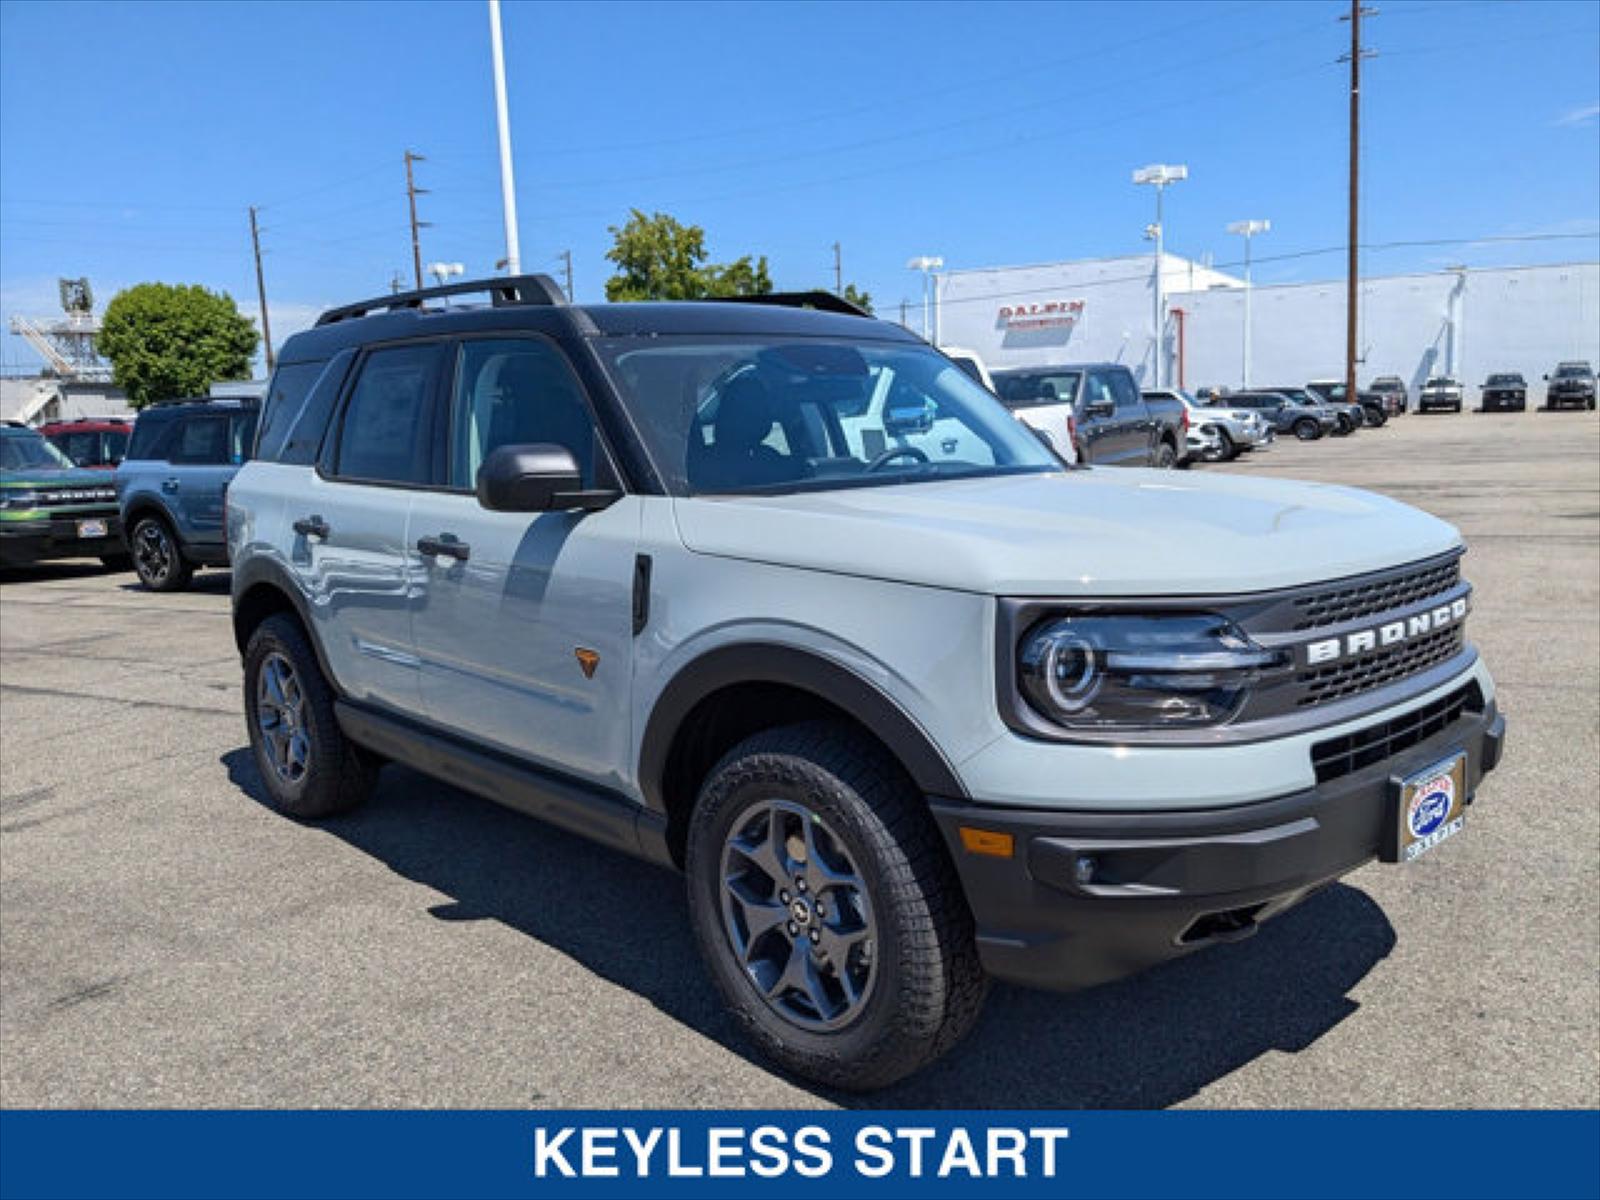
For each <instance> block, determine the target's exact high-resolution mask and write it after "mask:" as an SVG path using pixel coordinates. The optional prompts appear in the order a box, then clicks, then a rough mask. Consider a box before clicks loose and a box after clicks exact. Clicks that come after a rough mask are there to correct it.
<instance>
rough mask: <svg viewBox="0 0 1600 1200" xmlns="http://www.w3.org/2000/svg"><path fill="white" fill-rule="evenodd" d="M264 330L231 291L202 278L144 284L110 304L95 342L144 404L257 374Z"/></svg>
mask: <svg viewBox="0 0 1600 1200" xmlns="http://www.w3.org/2000/svg"><path fill="white" fill-rule="evenodd" d="M260 341H261V337H260V335H259V334H258V333H257V332H256V327H255V325H254V324H253V323H252V322H251V321H250V320H249V318H247V317H245V316H243V315H241V314H240V312H239V306H238V305H236V304H235V303H234V302H233V297H232V296H230V295H228V294H227V293H226V292H213V291H211V290H210V289H208V288H204V287H201V286H200V285H199V284H171V283H141V284H139V285H138V286H137V287H131V288H128V289H127V290H126V291H122V292H118V293H117V295H116V296H115V297H113V298H112V301H111V303H110V304H108V305H106V313H105V317H104V319H103V320H102V321H101V324H100V333H99V335H98V336H97V337H96V338H95V345H96V347H97V348H98V349H99V351H100V353H101V354H103V355H105V357H106V358H108V359H110V360H111V369H112V376H113V378H114V380H115V381H116V384H117V386H118V387H120V388H121V389H122V390H123V391H125V392H126V393H127V394H128V403H129V404H130V405H132V406H133V407H134V408H143V407H144V406H145V405H147V404H154V403H156V402H158V401H161V400H176V399H179V398H181V397H183V396H203V395H205V394H206V392H207V391H209V390H210V388H211V385H212V384H213V383H216V382H218V381H219V380H223V379H248V378H250V360H251V359H252V358H253V357H254V356H255V352H256V346H257V345H258V344H259V343H260Z"/></svg>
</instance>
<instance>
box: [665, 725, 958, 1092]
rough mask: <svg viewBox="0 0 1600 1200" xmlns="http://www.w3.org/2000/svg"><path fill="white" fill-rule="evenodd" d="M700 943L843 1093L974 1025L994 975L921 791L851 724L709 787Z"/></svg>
mask: <svg viewBox="0 0 1600 1200" xmlns="http://www.w3.org/2000/svg"><path fill="white" fill-rule="evenodd" d="M686 873H687V876H688V891H689V914H690V919H691V921H692V923H693V925H694V932H695V939H696V941H697V942H698V944H699V947H700V953H701V956H702V958H703V959H704V960H705V963H706V967H707V970H708V971H709V972H710V974H711V977H712V979H713V981H714V982H715V983H716V986H717V990H718V991H719V992H720V993H721V995H722V998H723V1000H724V1002H725V1003H726V1004H727V1006H728V1008H729V1009H730V1010H731V1012H732V1013H733V1015H734V1017H735V1018H736V1019H737V1020H738V1021H739V1023H740V1025H741V1026H742V1027H743V1028H744V1030H745V1032H746V1033H747V1034H748V1035H749V1036H750V1037H751V1039H752V1040H753V1041H754V1042H755V1043H756V1044H757V1045H758V1046H759V1047H760V1049H761V1050H762V1052H763V1053H765V1054H766V1055H767V1056H768V1057H770V1058H772V1059H773V1060H775V1061H776V1062H777V1063H779V1064H780V1065H781V1066H783V1067H784V1068H785V1069H787V1070H790V1071H793V1072H794V1073H795V1074H797V1075H801V1076H804V1077H805V1078H807V1079H810V1080H814V1081H816V1082H818V1083H822V1084H826V1085H828V1086H832V1087H840V1088H849V1089H859V1090H865V1089H870V1088H878V1087H883V1086H885V1085H887V1084H890V1083H893V1082H895V1081H896V1080H899V1079H902V1078H904V1077H905V1076H907V1075H910V1074H911V1073H912V1072H914V1071H917V1070H919V1069H921V1068H922V1067H924V1066H926V1065H927V1064H928V1063H930V1062H932V1061H933V1060H934V1059H936V1058H938V1057H939V1056H940V1055H942V1054H944V1053H945V1052H946V1051H947V1050H948V1049H950V1047H951V1046H953V1045H955V1043H956V1042H957V1041H959V1040H960V1039H961V1037H962V1036H963V1035H965V1034H966V1032H967V1031H968V1030H969V1029H970V1028H971V1027H972V1024H973V1022H974V1021H975V1020H976V1019H977V1016H978V1012H979V1010H980V1008H981V1007H982V1003H983V997H984V994H985V992H986V991H987V986H988V981H987V978H986V977H985V976H984V974H983V970H982V968H981V967H980V965H979V963H978V955H977V948H976V944H975V942H974V933H973V925H972V915H971V913H970V912H969V910H968V909H967V905H966V901H965V899H964V897H963V894H962V891H961V885H960V882H959V880H958V879H957V878H956V875H955V871H954V868H953V867H952V866H951V864H950V860H949V857H948V855H947V854H946V851H945V848H944V844H943V841H942V840H941V838H940V836H939V832H938V830H937V829H936V828H935V826H934V823H933V820H932V818H931V817H930V816H929V814H928V811H927V808H926V805H925V803H924V801H923V799H922V797H921V795H920V794H919V793H918V792H917V790H916V788H915V786H914V785H913V784H912V783H911V781H910V780H909V779H907V778H906V776H905V774H904V773H903V772H902V771H901V770H900V768H899V766H898V764H896V763H895V762H894V761H893V760H892V759H890V758H889V757H888V755H887V754H886V753H885V752H884V751H883V750H882V749H881V748H880V747H878V746H877V745H875V744H874V743H872V742H871V741H869V740H868V739H867V738H866V737H864V736H862V735H860V734H858V733H856V732H855V731H854V730H852V729H850V728H849V727H847V726H843V725H839V724H835V723H832V722H825V721H817V722H807V723H805V724H800V725H789V726H785V727H782V728H779V729H772V730H767V731H765V732H762V733H758V734H755V735H753V736H751V737H749V738H747V739H745V740H744V741H743V742H741V743H739V745H737V746H735V747H734V748H733V749H732V750H730V751H729V752H728V754H727V755H726V756H725V757H724V758H723V759H722V761H721V762H720V763H718V764H717V766H716V767H715V768H714V769H713V770H712V772H711V774H710V775H709V776H708V777H707V779H706V781H705V784H704V785H703V786H702V788H701V791H700V797H699V800H698V801H697V803H696V805H695V810H694V816H693V818H692V820H691V823H690V828H689V842H688V857H687V863H686Z"/></svg>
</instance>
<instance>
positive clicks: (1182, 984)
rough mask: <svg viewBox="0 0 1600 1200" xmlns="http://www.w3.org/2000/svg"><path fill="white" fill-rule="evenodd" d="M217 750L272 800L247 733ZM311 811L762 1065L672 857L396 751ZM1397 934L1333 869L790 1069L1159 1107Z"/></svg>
mask: <svg viewBox="0 0 1600 1200" xmlns="http://www.w3.org/2000/svg"><path fill="white" fill-rule="evenodd" d="M222 762H223V765H224V766H225V767H226V768H227V770H228V777H229V779H230V781H231V782H232V783H233V784H234V785H235V786H237V787H238V788H240V789H241V790H242V791H244V792H245V793H247V794H248V795H249V796H251V797H252V798H253V799H254V800H256V801H257V802H258V803H261V804H263V805H266V804H269V801H268V800H267V798H266V794H265V792H264V790H263V789H262V787H261V782H260V777H259V776H258V774H257V772H256V766H255V761H254V758H253V756H252V755H251V753H250V751H249V749H248V748H247V747H241V748H239V749H237V750H232V751H229V752H228V753H227V754H225V755H224V756H223V758H222ZM318 827H319V828H321V829H324V830H326V831H327V832H328V833H331V834H333V835H334V836H336V837H339V838H341V839H343V840H344V841H345V842H347V843H349V844H350V845H351V846H354V847H356V848H357V849H359V850H361V851H363V852H364V853H366V854H370V855H372V856H373V857H374V858H376V859H378V860H379V861H380V862H383V863H384V864H386V865H387V866H388V867H389V868H390V869H391V870H394V871H396V872H397V873H399V874H400V875H402V876H404V877H405V878H407V879H411V880H414V881H416V882H418V883H421V884H425V885H426V886H428V887H429V888H432V889H433V890H435V891H437V892H441V893H443V894H444V895H446V896H448V897H450V900H449V901H448V902H446V903H443V904H439V905H437V906H435V907H434V908H432V909H431V910H430V911H431V912H432V914H433V915H434V916H435V917H437V918H439V919H440V920H445V921H474V920H495V921H500V922H502V923H503V924H505V925H507V926H509V927H511V928H512V929H516V930H518V931H519V932H521V933H524V934H526V935H527V936H528V937H531V938H534V939H536V940H538V941H539V942H542V943H543V944H545V945H548V946H551V947H553V948H554V949H556V950H559V951H560V952H561V953H563V954H567V955H570V956H571V957H573V958H575V959H577V960H578V961H579V962H581V963H582V964H583V965H584V966H585V967H587V968H588V969H589V970H592V971H594V972H595V973H597V974H599V975H601V976H602V977H604V978H606V979H608V980H610V981H611V982H613V983H615V984H617V985H618V986H621V987H625V988H628V989H629V990H630V991H632V992H634V993H636V994H638V995H640V996H642V997H644V998H645V999H647V1000H649V1001H650V1002H651V1003H653V1004H654V1005H655V1006H656V1007H657V1008H659V1009H660V1010H661V1011H662V1012H664V1013H666V1014H667V1015H668V1016H670V1017H672V1018H673V1019H674V1020H677V1021H680V1022H682V1023H683V1024H684V1025H687V1026H688V1027H689V1028H691V1029H693V1030H695V1031H696V1032H697V1033H700V1034H703V1035H704V1036H706V1037H709V1038H713V1039H715V1040H717V1041H719V1042H721V1043H722V1044H723V1045H725V1046H728V1047H729V1048H730V1049H733V1050H735V1051H736V1052H738V1053H740V1054H742V1055H744V1056H745V1057H746V1058H748V1059H749V1060H750V1061H751V1062H754V1063H756V1064H757V1065H759V1066H762V1067H763V1069H770V1068H768V1067H766V1064H765V1063H764V1062H763V1061H762V1060H759V1059H756V1058H754V1057H753V1055H752V1054H751V1053H750V1051H749V1049H748V1047H747V1046H746V1045H745V1043H744V1042H743V1041H742V1039H741V1038H740V1037H739V1035H738V1033H737V1029H736V1026H735V1024H734V1022H733V1021H732V1020H731V1019H730V1018H729V1017H728V1016H727V1015H726V1014H725V1013H724V1012H723V1010H722V1007H721V1005H720V1004H719V1003H718V1001H717V999H716V997H715V994H714V993H713V992H712V990H711V987H710V984H709V982H708V980H707V979H706V976H705V974H704V972H703V970H702V968H701V965H700V961H699V956H698V953H697V951H696V949H695V946H694V940H693V937H692V935H691V933H690V931H689V923H688V913H687V911H686V904H685V900H684V895H683V887H682V883H681V881H680V880H679V878H678V877H677V876H676V875H674V874H672V873H671V872H668V871H665V870H663V869H660V868H658V867H654V866H651V865H649V864H647V863H644V862H641V861H638V860H635V859H632V858H629V857H627V856H626V855H623V854H620V853H617V852H615V851H612V850H608V849H605V848H604V847H601V846H598V845H596V844H594V843H591V842H588V841H585V840H584V839H582V838H579V837H576V836H574V835H572V834H568V833H565V832H563V831H561V830H559V829H556V828H554V827H552V826H549V825H545V824H543V823H542V822H539V821H536V820H532V819H530V818H528V817H525V816H523V815H521V814H519V813H515V812H512V811H510V810H509V809H504V808H501V807H500V806H498V805H495V804H493V803H490V802H489V801H487V800H480V799H478V798H477V797H475V796H472V795H469V794H467V793H464V792H461V791H458V790H456V789H454V788H451V787H449V786H448V785H445V784H441V783H436V782H434V781H433V780H430V779H428V778H426V777H424V776H422V775H419V774H417V773H416V772H413V771H410V770H407V769H405V768H402V767H388V768H385V770H384V772H383V774H382V777H381V780H380V783H379V787H378V791H377V793H376V794H375V795H374V797H373V799H372V801H371V802H370V803H368V804H367V805H366V806H364V807H363V808H361V809H359V810H358V811H356V812H354V813H351V814H349V815H347V816H344V817H339V818H336V819H333V820H329V821H326V822H321V823H319V826H318ZM1394 944H1395V934H1394V929H1393V927H1392V926H1391V925H1390V924H1389V921H1388V919H1387V918H1386V917H1385V916H1384V914H1383V912H1382V910H1381V909H1379V907H1378V906H1377V904H1375V903H1374V902H1373V901H1372V900H1371V899H1370V898H1369V897H1368V896H1367V895H1366V894H1365V893H1363V892H1361V891H1358V890H1357V889H1355V888H1353V887H1349V886H1347V885H1344V884H1336V885H1334V886H1333V887H1331V888H1329V889H1327V890H1326V891H1324V892H1322V893H1321V894H1319V895H1317V896H1314V897H1312V898H1311V899H1310V900H1308V901H1306V902H1305V903H1304V904H1303V905H1301V906H1300V907H1299V908H1297V909H1295V910H1293V911H1291V912H1289V913H1287V914H1285V915H1284V916H1283V917H1280V918H1278V919H1277V920H1275V921H1272V922H1270V923H1268V924H1267V925H1265V926H1263V928H1262V930H1261V932H1260V933H1259V934H1258V935H1257V936H1255V937H1253V938H1251V939H1249V940H1247V941H1244V942H1240V943H1237V944H1234V945H1225V946H1218V947H1215V948H1213V949H1210V950H1207V951H1205V952H1203V953H1200V954H1196V955H1193V956H1191V957H1189V958H1186V959H1183V960H1180V961H1178V962H1175V963H1171V964H1169V965H1167V966H1164V967H1160V968H1157V969H1156V970H1153V971H1148V972H1145V973H1144V974H1142V975H1139V976H1137V977H1136V978H1133V979H1129V980H1125V981H1123V982H1120V983H1116V984H1111V985H1108V986H1104V987H1100V988H1096V989H1093V990H1091V991H1087V992H1079V993H1075V994H1070V995H1057V994H1053V993H1047V992H1036V991H1029V990H1026V989H1022V988H1013V987H1007V986H1003V985H1001V986H996V987H995V988H994V989H993V991H992V992H991V993H990V996H989V1001H988V1005H987V1008H986V1011H985V1014H984V1016H983V1018H982V1020H981V1021H980V1022H979V1025H978V1027H977V1028H976V1029H975V1030H974V1031H973V1033H972V1035H971V1036H970V1037H969V1038H968V1039H967V1040H966V1041H965V1042H964V1043H962V1044H961V1045H960V1046H958V1047H957V1048H956V1049H955V1050H954V1051H953V1052H952V1053H951V1054H950V1055H949V1056H948V1057H947V1058H945V1059H944V1060H943V1061H942V1062H939V1063H936V1064H934V1065H933V1066H932V1067H930V1068H929V1069H928V1070H926V1071H924V1072H922V1073H921V1074H919V1075H917V1076H915V1077H913V1078H912V1079H909V1080H907V1081H905V1082H903V1083H901V1084H897V1085H896V1086H894V1087H892V1088H889V1089H886V1090H884V1091H879V1092H875V1093H871V1094H869V1095H865V1096H863V1095H855V1094H851V1093H841V1092H833V1091H829V1090H826V1089H819V1088H816V1087H814V1086H811V1085H807V1084H805V1083H804V1082H803V1081H793V1082H796V1083H798V1084H799V1086H802V1087H808V1088H809V1089H810V1090H811V1091H813V1092H814V1093H815V1094H816V1095H818V1096H819V1097H821V1098H824V1099H826V1100H829V1101H831V1102H834V1103H838V1104H843V1105H847V1106H862V1107H873V1108H1164V1107H1166V1106H1168V1105H1172V1104H1175V1103H1178V1102H1180V1101H1182V1100H1185V1099H1188V1098H1190V1097H1192V1096H1194V1095H1195V1094H1196V1093H1197V1092H1199V1091H1200V1090H1201V1089H1203V1088H1204V1087H1206V1086H1207V1085H1208V1084H1210V1083H1212V1082H1214V1081H1215V1080H1218V1079H1221V1078H1223V1077H1224V1076H1226V1075H1228V1074H1230V1073H1231V1072H1233V1071H1236V1070H1238V1069H1239V1068H1240V1067H1242V1066H1244V1065H1246V1064H1247V1063H1249V1062H1251V1061H1252V1060H1253V1059H1256V1058H1258V1057H1260V1056H1261V1055H1263V1054H1265V1053H1267V1052H1268V1051H1274V1050H1276V1051H1280V1052H1285V1053H1295V1052H1297V1051H1300V1050H1302V1049H1305V1048H1306V1047H1308V1046H1310V1045H1311V1044H1313V1043H1314V1042H1315V1041H1316V1040H1317V1039H1318V1038H1320V1037H1321V1036H1322V1035H1323V1034H1325V1033H1327V1032H1328V1031H1329V1030H1330V1029H1332V1028H1333V1027H1334V1026H1336V1025H1337V1024H1338V1023H1339V1022H1340V1021H1342V1020H1344V1018H1345V1017H1347V1016H1349V1015H1350V1014H1351V1013H1353V1012H1354V1011H1355V1010H1356V1008H1357V1007H1358V1006H1357V1004H1356V1002H1355V1001H1353V1000H1351V999H1350V998H1349V997H1348V995H1347V993H1348V992H1349V991H1350V989H1351V988H1353V987H1354V986H1355V985H1356V984H1357V983H1359V982H1360V980H1361V979H1362V978H1363V977H1365V976H1366V974H1367V973H1368V972H1369V971H1370V970H1371V969H1372V968H1373V966H1374V965H1375V964H1377V963H1378V962H1379V961H1381V960H1382V959H1383V958H1385V957H1386V956H1387V955H1388V954H1389V952H1390V950H1391V949H1392V948H1393V947H1394ZM686 1086H687V1085H686ZM685 1102H689V1101H688V1099H687V1097H686V1101H685Z"/></svg>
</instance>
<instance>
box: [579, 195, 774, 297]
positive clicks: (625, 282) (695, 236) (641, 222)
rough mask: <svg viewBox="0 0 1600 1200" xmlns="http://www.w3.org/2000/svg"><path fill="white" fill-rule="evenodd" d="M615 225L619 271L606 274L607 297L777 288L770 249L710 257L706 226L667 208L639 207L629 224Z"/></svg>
mask: <svg viewBox="0 0 1600 1200" xmlns="http://www.w3.org/2000/svg"><path fill="white" fill-rule="evenodd" d="M610 231H611V236H612V239H613V241H612V246H611V249H610V250H608V251H606V257H607V258H608V259H610V260H611V261H612V262H613V263H615V264H616V266H617V271H616V274H614V275H612V277H611V278H610V279H608V280H606V299H607V300H699V299H704V298H705V297H707V296H757V295H764V294H765V293H767V292H770V291H772V276H771V275H770V274H769V273H768V270H767V259H766V256H765V255H763V256H761V257H760V258H755V259H752V258H751V256H750V255H748V254H747V255H745V256H744V257H743V258H740V259H737V260H736V261H734V262H731V263H708V262H706V234H705V230H704V229H702V228H700V226H698V225H685V224H683V223H682V222H680V221H679V220H677V219H676V218H675V217H672V216H669V215H668V214H666V213H653V214H650V215H648V216H647V215H646V214H644V213H642V212H640V211H639V210H638V209H637V208H635V209H632V210H631V215H630V216H629V218H628V223H627V224H626V225H623V226H621V227H620V228H619V227H618V226H615V225H613V226H611V227H610Z"/></svg>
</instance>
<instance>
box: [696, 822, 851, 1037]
mask: <svg viewBox="0 0 1600 1200" xmlns="http://www.w3.org/2000/svg"><path fill="white" fill-rule="evenodd" d="M722 923H723V929H724V931H725V932H726V934H727V936H728V942H729V944H730V946H731V947H732V949H733V953H734V957H735V958H736V959H737V960H738V962H739V964H740V966H741V967H743V968H744V971H745V974H746V975H747V976H749V978H750V981H751V983H753V984H754V985H755V989H756V991H757V993H758V994H760V996H761V997H762V998H763V999H764V1000H765V1001H766V1003H767V1005H768V1006H769V1007H771V1008H772V1009H773V1010H774V1011H775V1012H777V1013H778V1014H779V1015H780V1016H782V1017H783V1018H784V1019H785V1020H787V1021H790V1022H792V1023H794V1024H795V1025H798V1026H800V1027H801V1028H804V1029H811V1030H818V1031H824V1030H832V1029H838V1028H841V1027H842V1026H844V1025H847V1024H849V1023H850V1022H851V1021H852V1020H854V1019H855V1018H856V1017H857V1016H858V1015H859V1014H860V1013H861V1011H862V1009H863V1008H864V1007H865V1005H866V1003H867V1000H868V998H869V997H870V996H871V994H872V986H873V983H874V982H875V979H876V975H877V948H878V935H877V924H876V919H875V918H874V916H873V911H872V904H871V900H870V899H869V897H868V895H867V886H866V883H865V881H864V880H863V879H862V877H861V874H860V872H859V871H857V869H856V867H855V864H854V863H853V862H852V861H851V859H850V855H849V853H848V852H847V851H846V849H845V846H844V843H843V842H842V841H841V840H840V839H839V838H838V837H837V836H836V835H835V834H834V832H833V831H832V830H831V829H829V828H828V826H827V825H826V824H825V823H824V822H823V821H822V819H821V818H820V817H818V816H817V815H816V814H815V813H813V812H811V811H810V810H808V809H806V808H805V807H803V806H802V805H799V804H796V803H794V802H792V801H788V800H765V801H762V802H760V803H758V804H756V805H755V806H754V807H752V808H750V809H748V810H747V811H746V812H745V813H744V814H743V815H742V816H740V818H739V820H738V821H737V822H736V823H735V825H734V827H733V829H732V830H730V831H729V833H728V837H727V840H726V842H725V843H724V845H723V851H722Z"/></svg>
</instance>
